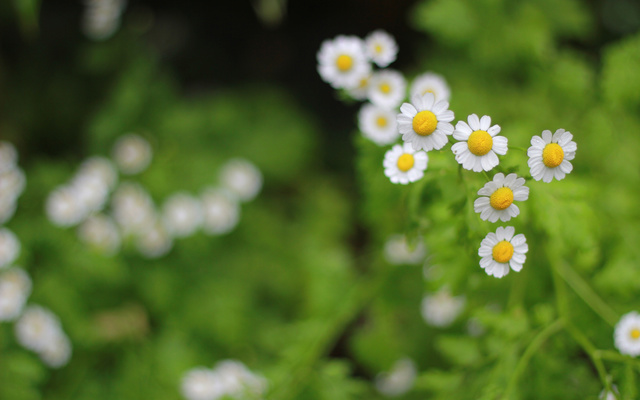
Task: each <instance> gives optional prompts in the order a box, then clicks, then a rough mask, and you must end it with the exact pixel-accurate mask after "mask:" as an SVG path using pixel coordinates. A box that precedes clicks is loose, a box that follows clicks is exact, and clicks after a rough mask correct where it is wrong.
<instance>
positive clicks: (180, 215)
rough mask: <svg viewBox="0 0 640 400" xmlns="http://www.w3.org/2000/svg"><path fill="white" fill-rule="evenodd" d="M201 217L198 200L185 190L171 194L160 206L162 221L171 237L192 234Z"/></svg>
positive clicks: (200, 221) (200, 207) (200, 222)
mask: <svg viewBox="0 0 640 400" xmlns="http://www.w3.org/2000/svg"><path fill="white" fill-rule="evenodd" d="M202 219H203V217H202V205H201V204H200V200H199V199H198V198H197V197H194V196H191V195H190V194H188V193H185V192H178V193H175V194H173V195H171V196H170V197H169V198H168V199H167V200H166V201H165V202H164V205H163V206H162V221H163V223H164V226H165V227H166V228H167V231H168V232H169V233H170V234H171V235H172V236H173V237H185V236H189V235H192V234H193V233H194V232H195V231H196V230H197V229H198V228H199V227H200V226H201V225H202Z"/></svg>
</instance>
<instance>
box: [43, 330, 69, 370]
mask: <svg viewBox="0 0 640 400" xmlns="http://www.w3.org/2000/svg"><path fill="white" fill-rule="evenodd" d="M71 349H72V347H71V341H70V340H69V337H68V336H67V335H66V334H65V333H64V332H63V331H62V330H60V331H59V332H58V334H57V335H55V336H54V337H53V338H52V339H51V341H49V342H48V343H47V345H46V346H45V348H44V349H43V350H42V351H41V352H40V359H42V361H43V362H44V363H45V364H46V365H48V366H49V367H51V368H60V367H62V366H64V365H66V364H67V363H68V362H69V359H71V351H72V350H71Z"/></svg>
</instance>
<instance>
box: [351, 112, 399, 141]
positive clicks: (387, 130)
mask: <svg viewBox="0 0 640 400" xmlns="http://www.w3.org/2000/svg"><path fill="white" fill-rule="evenodd" d="M358 126H359V128H360V132H362V135H363V136H364V137H366V138H368V139H370V140H371V141H372V142H374V143H375V144H377V145H379V146H386V145H388V144H391V143H393V142H395V141H396V140H397V139H398V137H399V136H400V134H399V133H398V125H397V123H396V113H395V112H393V111H392V110H390V109H387V108H384V107H379V106H376V105H373V104H370V103H365V104H363V105H362V108H360V112H359V113H358Z"/></svg>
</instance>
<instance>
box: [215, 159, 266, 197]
mask: <svg viewBox="0 0 640 400" xmlns="http://www.w3.org/2000/svg"><path fill="white" fill-rule="evenodd" d="M220 183H221V184H222V186H223V187H224V188H225V189H227V190H229V191H230V192H231V193H232V194H234V195H235V196H236V197H237V198H238V200H240V201H249V200H252V199H253V198H255V197H256V196H257V195H258V193H259V192H260V189H262V174H261V173H260V170H259V169H258V168H257V167H256V166H255V165H253V164H252V163H251V162H249V161H247V160H245V159H241V158H234V159H232V160H229V161H227V162H226V163H225V164H224V165H223V166H222V167H221V169H220Z"/></svg>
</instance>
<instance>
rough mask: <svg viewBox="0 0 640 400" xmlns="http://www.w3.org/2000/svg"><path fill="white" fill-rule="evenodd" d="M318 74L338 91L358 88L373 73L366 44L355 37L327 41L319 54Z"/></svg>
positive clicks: (340, 37) (341, 37)
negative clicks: (365, 48) (366, 51)
mask: <svg viewBox="0 0 640 400" xmlns="http://www.w3.org/2000/svg"><path fill="white" fill-rule="evenodd" d="M317 59H318V73H319V74H320V76H321V77H322V80H324V81H325V82H327V83H329V84H330V85H331V86H333V87H334V88H336V89H351V88H355V87H357V86H358V85H359V84H360V82H361V80H362V79H363V78H365V77H367V76H369V74H370V73H371V64H370V63H369V60H368V59H367V56H366V54H365V50H364V42H363V41H362V39H360V38H358V37H355V36H343V35H340V36H337V37H336V38H335V39H333V40H325V41H324V42H322V45H321V46H320V50H319V51H318V54H317Z"/></svg>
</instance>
